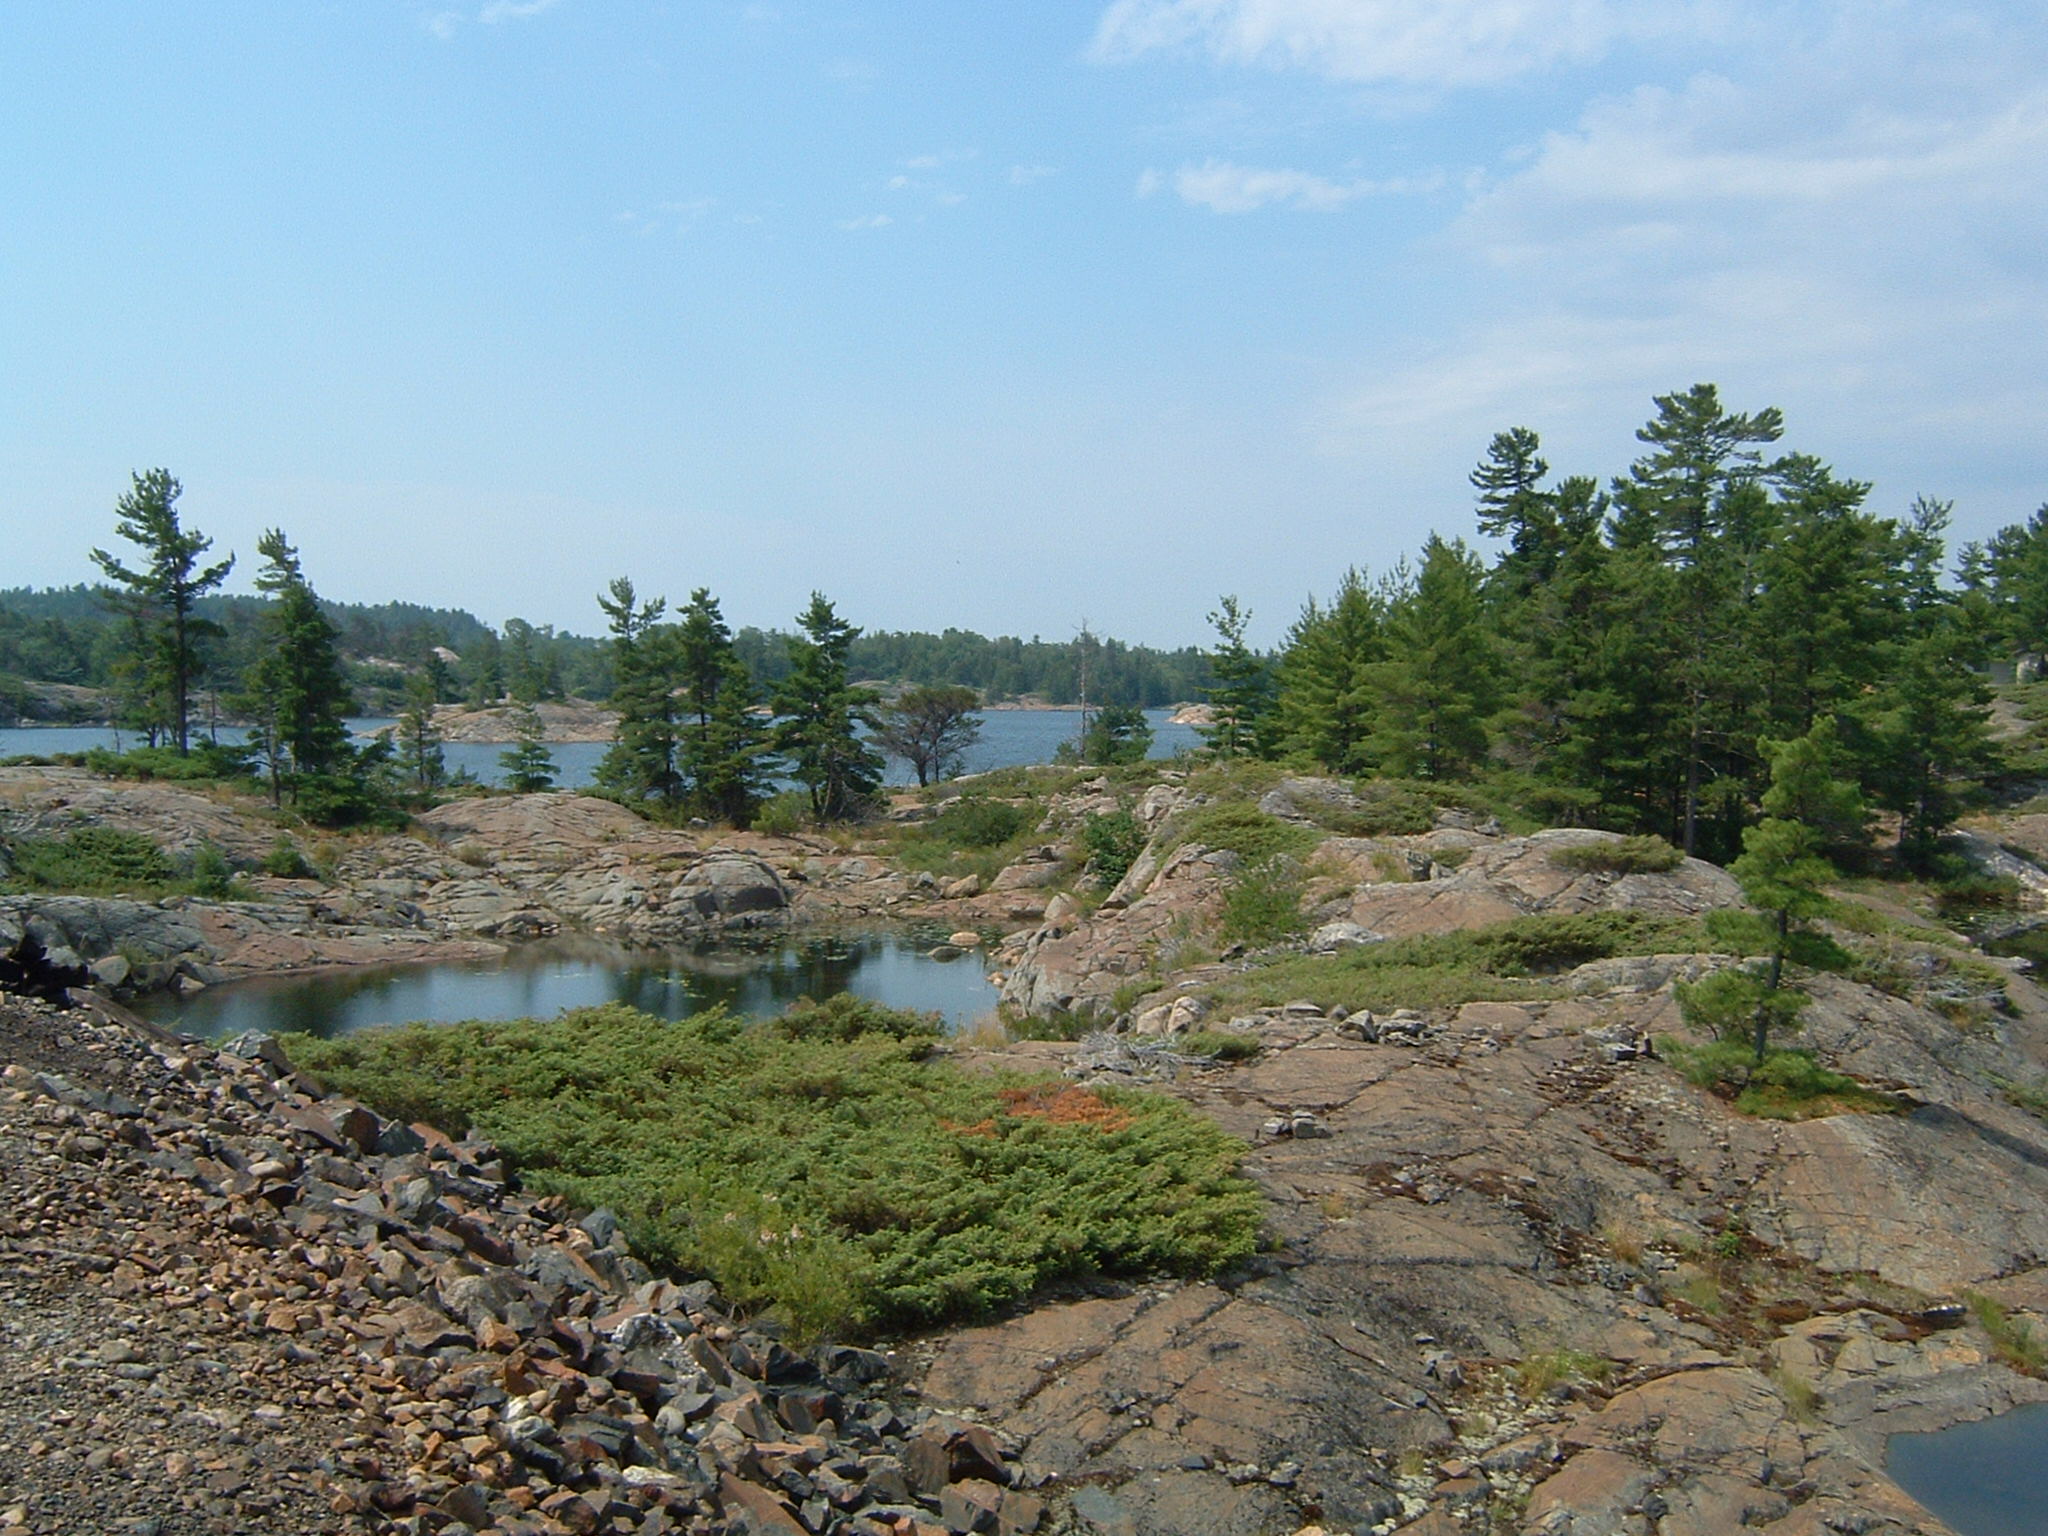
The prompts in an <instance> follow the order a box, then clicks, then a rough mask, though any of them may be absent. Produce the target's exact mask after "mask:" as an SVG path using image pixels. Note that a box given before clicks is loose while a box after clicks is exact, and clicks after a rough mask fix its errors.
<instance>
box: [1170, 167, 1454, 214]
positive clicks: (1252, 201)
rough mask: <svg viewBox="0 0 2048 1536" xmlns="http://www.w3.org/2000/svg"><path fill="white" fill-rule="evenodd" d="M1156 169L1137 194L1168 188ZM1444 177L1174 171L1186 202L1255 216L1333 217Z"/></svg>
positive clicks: (1222, 169) (1424, 188) (1203, 169)
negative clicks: (1289, 212) (1277, 212)
mask: <svg viewBox="0 0 2048 1536" xmlns="http://www.w3.org/2000/svg"><path fill="white" fill-rule="evenodd" d="M1165 184H1166V183H1165V178H1163V177H1161V176H1160V175H1159V173H1158V172H1156V171H1146V172H1145V173H1144V175H1142V176H1141V177H1139V179H1138V195H1139V196H1140V197H1149V196H1151V195H1152V194H1153V193H1155V192H1157V191H1158V190H1159V188H1160V187H1161V186H1162V185H1165ZM1441 184H1442V178H1441V177H1435V176H1432V177H1420V178H1416V177H1402V178H1397V179H1395V180H1391V181H1368V180H1355V181H1342V182H1340V181H1331V180H1329V179H1328V178H1327V177H1323V176H1317V175H1313V174H1311V173H1310V172H1308V171H1294V170H1267V169H1262V168H1260V167H1257V166H1249V165H1234V164H1232V163H1231V162H1229V161H1227V160H1209V161H1206V162H1204V163H1203V164H1201V165H1184V166H1182V167H1181V168H1180V169H1179V170H1178V171H1175V172H1174V173H1173V177H1172V186H1173V190H1174V192H1175V193H1176V194H1177V195H1178V196H1179V197H1180V200H1181V201H1182V202H1184V203H1189V204H1192V205H1193V206H1195V207H1199V208H1207V209H1209V210H1210V211H1211V212H1213V213H1233V214H1234V213H1253V212H1256V211H1257V210H1259V209H1261V208H1268V207H1276V206H1277V207H1283V208H1292V209H1295V210H1297V211H1299V212H1303V213H1334V212H1336V211H1337V210H1338V209H1340V208H1343V207H1345V206H1346V205H1347V204H1350V203H1354V202H1356V201H1358V200H1359V199H1360V198H1363V197H1376V196H1384V195H1389V194H1396V193H1403V192H1417V191H1427V190H1430V189H1432V188H1434V187H1436V186H1439V185H1441Z"/></svg>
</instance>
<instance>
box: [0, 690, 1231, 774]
mask: <svg viewBox="0 0 2048 1536" xmlns="http://www.w3.org/2000/svg"><path fill="white" fill-rule="evenodd" d="M1169 713H1170V711H1167V710H1164V709H1151V710H1147V711H1146V712H1145V718H1146V719H1147V720H1149V721H1150V722H1151V724H1152V756H1154V757H1157V758H1167V757H1172V756H1174V755H1175V754H1176V753H1178V752H1183V751H1189V752H1191V751H1193V750H1194V749H1195V748H1196V747H1198V746H1200V745H1201V734H1200V733H1199V732H1198V731H1196V729H1195V728H1194V727H1193V726H1191V725H1175V724H1173V723H1172V722H1171V721H1170V720H1168V718H1167V716H1168V714H1169ZM1080 719H1081V717H1080V712H1079V711H1077V710H1070V709H992V710H989V711H988V712H987V713H986V714H984V715H983V716H982V717H981V720H982V726H981V740H980V741H979V742H978V743H976V744H975V745H974V746H973V747H971V748H969V749H968V752H967V758H966V765H965V766H966V771H967V772H969V773H985V772H987V771H988V770H989V769H991V768H1011V767H1015V766H1017V765H1018V764H1021V763H1049V762H1051V761H1052V759H1053V754H1054V753H1055V752H1057V751H1058V750H1059V748H1060V744H1061V743H1062V742H1068V741H1072V740H1074V738H1075V736H1076V735H1077V734H1078V733H1079V730H1080ZM392 723H393V722H392V721H390V720H385V719H360V720H351V721H350V722H349V727H350V729H351V730H353V731H355V732H356V733H357V734H358V735H367V734H369V733H370V732H372V731H375V730H378V729H380V728H382V727H384V726H388V725H391V724H392ZM242 738H243V732H242V730H241V729H240V728H239V727H232V726H224V727H222V728H221V731H220V739H221V740H222V741H224V742H239V741H241V740H242ZM138 741H139V738H138V737H136V736H135V735H134V734H133V733H132V732H130V733H126V734H123V733H121V732H118V731H113V730H109V729H108V728H106V727H104V726H65V725H52V726H22V727H9V728H7V729H0V758H6V757H13V756H17V755H35V756H50V755H53V754H55V753H59V752H88V751H91V750H92V749H93V748H94V747H109V748H119V747H132V746H135V745H137V744H138ZM606 748H607V743H605V742H601V741H562V742H551V743H549V745H548V751H549V752H550V753H551V754H552V755H553V757H554V760H555V768H556V779H555V783H556V786H557V787H558V788H561V789H584V788H587V787H588V786H589V785H590V783H591V782H592V781H593V779H594V778H595V777H596V774H597V765H598V763H599V761H600V760H602V759H603V757H604V754H605V751H606ZM504 750H505V743H503V742H486V741H451V742H448V743H445V744H444V745H443V746H442V748H441V753H442V756H443V757H444V758H446V760H447V763H448V769H449V771H450V772H451V773H454V772H459V771H466V772H467V773H469V774H470V775H471V777H473V778H475V779H476V780H477V781H478V782H479V783H483V784H492V785H496V784H500V783H502V782H503V781H504V770H503V769H502V768H501V767H500V765H499V763H498V756H499V754H500V753H502V752H503V751H504ZM887 778H888V782H889V783H891V784H909V783H913V782H915V775H913V774H912V773H911V772H910V770H909V769H908V768H906V767H905V766H904V765H903V764H902V763H899V762H895V761H893V760H892V761H891V762H890V763H889V765H888V774H887Z"/></svg>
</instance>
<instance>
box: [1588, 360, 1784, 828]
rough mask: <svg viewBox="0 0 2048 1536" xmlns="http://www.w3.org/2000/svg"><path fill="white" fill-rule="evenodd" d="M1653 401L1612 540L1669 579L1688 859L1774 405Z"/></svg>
mask: <svg viewBox="0 0 2048 1536" xmlns="http://www.w3.org/2000/svg"><path fill="white" fill-rule="evenodd" d="M1655 403H1656V407H1657V415H1656V416H1655V417H1654V418H1653V419H1652V420H1651V421H1650V422H1649V424H1648V425H1646V426H1644V427H1642V428H1641V429H1640V430H1638V431H1637V433H1636V437H1637V439H1638V440H1639V441H1641V442H1643V443H1645V444H1647V445H1649V447H1650V449H1651V450H1652V451H1651V452H1649V453H1647V454H1645V455H1644V456H1643V457H1642V458H1640V459H1638V460H1637V461H1636V462H1635V463H1634V464H1633V465H1632V466H1630V469H1629V472H1628V474H1627V476H1625V477H1624V478H1622V479H1619V480H1617V481H1616V482H1615V485H1614V499H1615V501H1616V503H1617V505H1618V507H1619V509H1620V511H1619V514H1618V528H1617V542H1618V543H1619V542H1627V543H1637V542H1642V543H1646V544H1648V545H1649V546H1650V547H1653V548H1655V549H1656V550H1657V551H1658V552H1659V553H1660V554H1661V555H1662V556H1663V558H1664V560H1665V562H1666V563H1667V565H1668V566H1669V567H1670V569H1671V570H1672V572H1673V574H1674V578H1675V580H1674V588H1673V598H1674V601H1673V603H1672V606H1671V609H1670V618H1671V621H1672V624H1673V628H1674V637H1673V642H1674V643H1673V644H1672V646H1671V655H1670V664H1671V665H1672V668H1673V671H1674V675H1675V677H1676V679H1677V681H1678V684H1679V687H1680V689H1681V691H1682V692H1683V695H1684V700H1685V712H1684V718H1683V722H1682V724H1681V726H1680V729H1681V730H1682V731H1683V734H1684V740H1683V744H1682V746H1681V748H1680V758H1681V772H1682V775H1683V779H1682V785H1681V787H1680V790H1679V795H1680V813H1679V817H1678V821H1679V828H1678V831H1679V842H1680V843H1681V845H1682V846H1683V847H1684V849H1685V851H1686V852H1687V853H1688V854H1690V853H1692V852H1694V851H1695V850H1696V847H1697V843H1698V838H1699V817H1700V810H1701V803H1702V796H1703V791H1705V790H1706V789H1707V788H1708V784H1709V779H1710V778H1711V777H1712V776H1713V774H1714V766H1713V765H1712V764H1711V763H1710V762H1709V756H1710V753H1712V752H1713V751H1714V749H1715V747H1716V745H1717V743H1718V742H1719V741H1720V740H1721V739H1722V737H1723V730H1722V728H1723V726H1724V725H1725V723H1726V717H1727V713H1728V711H1727V709H1726V707H1725V705H1726V694H1727V692H1728V690H1729V689H1730V687H1731V686H1733V685H1735V684H1737V683H1738V682H1739V681H1740V680H1741V679H1743V678H1744V677H1745V676H1746V675H1747V674H1746V673H1745V671H1744V668H1745V666H1746V662H1745V661H1744V659H1743V658H1742V656H1741V655H1740V652H1739V650H1738V648H1737V646H1736V645H1735V644H1733V643H1731V638H1730V632H1731V623H1730V621H1731V618H1732V616H1733V615H1734V613H1735V612H1736V611H1737V607H1738V604H1737V597H1738V594H1739V593H1740V592H1741V590H1742V578H1743V574H1744V571H1743V563H1742V557H1743V556H1744V555H1746V554H1748V553H1751V552H1753V548H1752V546H1753V539H1752V538H1751V537H1750V535H1751V534H1752V533H1753V531H1754V524H1755V522H1756V519H1757V517H1758V515H1759V513H1760V510H1761V508H1760V499H1761V491H1760V487H1759V482H1760V481H1762V480H1763V479H1765V478H1766V477H1767V476H1769V475H1770V474H1771V473H1772V470H1773V466H1770V465H1766V464H1765V463H1764V462H1763V458H1762V449H1763V447H1764V446H1765V445H1767V444H1770V443H1774V442H1776V441H1777V440H1778V439H1779V437H1781V436H1782V435H1783V433H1784V418H1783V416H1782V415H1781V414H1780V413H1779V412H1778V411H1777V410H1776V409H1770V410H1764V411H1759V412H1757V413H1756V414H1755V415H1753V416H1750V415H1735V414H1733V413H1731V412H1729V411H1727V410H1724V409H1723V408H1722V405H1721V399H1720V394H1719V392H1718V391H1717V390H1716V389H1715V388H1714V386H1713V385H1711V384H1695V385H1694V386H1693V387H1692V388H1691V389H1690V390H1688V391H1686V393H1684V394H1682V395H1659V396H1657V397H1656V401H1655Z"/></svg>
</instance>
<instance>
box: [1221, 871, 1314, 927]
mask: <svg viewBox="0 0 2048 1536" xmlns="http://www.w3.org/2000/svg"><path fill="white" fill-rule="evenodd" d="M1301 896H1302V877H1301V866H1300V865H1299V864H1297V863H1296V862H1295V861H1294V860H1293V859H1291V858H1288V857H1286V856H1285V855H1284V854H1282V855H1273V856H1270V857H1267V858H1263V859H1260V860H1258V861H1257V862H1256V863H1251V864H1245V865H1242V866H1240V867H1239V868H1238V869H1236V870H1234V871H1232V872H1231V875H1230V878H1229V879H1228V880H1226V881H1225V882H1224V886H1223V922H1222V927H1221V933H1222V938H1223V941H1224V943H1226V944H1246V945H1250V946H1252V947H1254V948H1259V947H1262V946H1264V945H1268V944H1278V943H1280V942H1281V941H1282V940H1283V939H1291V938H1293V937H1294V936H1295V935H1296V934H1298V933H1300V932H1301V931H1302V930H1303V929H1304V928H1305V927H1307V926H1308V920H1307V919H1306V918H1305V917H1303V916H1302V911H1301Z"/></svg>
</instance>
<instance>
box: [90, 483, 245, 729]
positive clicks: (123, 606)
mask: <svg viewBox="0 0 2048 1536" xmlns="http://www.w3.org/2000/svg"><path fill="white" fill-rule="evenodd" d="M130 479H131V480H132V481H133V482H134V484H133V485H132V487H131V488H130V489H129V490H128V492H127V493H126V494H125V495H123V496H122V497H121V499H120V500H119V501H118V502H116V503H115V506H114V511H115V513H116V514H117V515H118V517H119V519H120V521H119V522H118V523H116V524H115V527H114V531H115V532H116V533H118V534H120V536H121V537H122V538H124V539H126V540H128V541H129V542H130V543H131V544H134V545H136V546H137V547H138V548H140V549H142V550H143V551H144V552H145V553H146V554H147V555H148V557H149V560H148V564H147V565H146V566H144V568H143V569H141V570H130V569H129V568H128V567H127V566H125V565H123V564H122V563H121V562H120V561H119V560H117V559H115V558H114V557H113V556H112V555H110V554H108V553H107V552H106V551H105V550H103V549H95V550H94V551H93V552H92V558H93V563H94V564H95V565H97V566H98V567H99V568H100V569H101V570H102V571H103V572H105V573H106V575H107V578H108V579H109V580H110V581H112V582H113V583H114V584H115V586H116V588H117V589H119V590H120V591H121V592H122V593H123V594H124V599H123V600H122V601H120V602H119V603H118V605H117V606H118V609H119V611H121V612H122V613H124V614H125V615H127V616H129V617H130V619H131V620H132V622H133V624H134V626H135V628H136V629H137V630H138V631H139V632H140V635H141V637H142V638H143V639H144V641H145V649H144V651H143V653H142V654H143V656H144V658H146V659H145V660H144V661H143V663H142V670H141V673H140V679H139V689H138V692H139V694H140V696H141V697H142V698H146V699H147V700H148V701H149V704H150V709H149V714H148V718H149V720H150V722H151V724H152V727H155V726H158V725H161V727H162V728H164V729H166V730H167V731H168V732H169V734H170V738H171V742H172V744H173V745H174V746H176V747H177V749H178V751H179V752H180V753H183V752H185V751H187V750H188V749H189V747H190V731H191V713H192V687H193V684H194V683H195V682H196V681H197V679H198V678H199V676H200V674H201V672H202V671H203V667H204V663H203V660H202V658H201V655H200V651H199V642H200V641H201V640H202V639H203V638H206V637H207V636H210V635H215V634H218V633H219V632H220V626H219V625H217V624H214V623H213V622H212V621H210V620H207V619H202V618H200V617H198V616H197V615H196V614H195V613H194V611H193V609H194V607H195V605H196V604H197V603H198V601H199V599H200V598H201V597H203V596H204V595H205V594H206V593H208V592H211V591H212V590H213V589H214V588H216V587H218V586H219V585H220V584H221V583H222V582H223V581H225V580H226V579H227V575H228V572H229V571H231V570H233V569H234V565H235V557H234V556H233V555H229V556H228V557H227V559H225V560H222V561H220V562H219V563H218V564H215V565H210V566H201V565H200V563H199V557H200V556H202V555H204V554H205V553H206V552H207V551H208V550H209V549H211V548H213V540H212V539H209V538H207V537H206V536H205V535H204V534H201V533H200V532H199V531H198V530H197V529H192V530H190V531H188V530H186V529H185V528H182V527H180V526H179V523H178V506H177V503H178V497H179V496H180V495H182V494H183V493H184V488H183V487H182V486H180V485H179V484H178V482H177V481H176V480H175V479H173V478H172V477H171V472H170V471H169V470H167V469H152V470H149V471H148V472H147V473H145V474H140V475H132V476H130ZM153 736H154V730H152V738H153Z"/></svg>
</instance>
